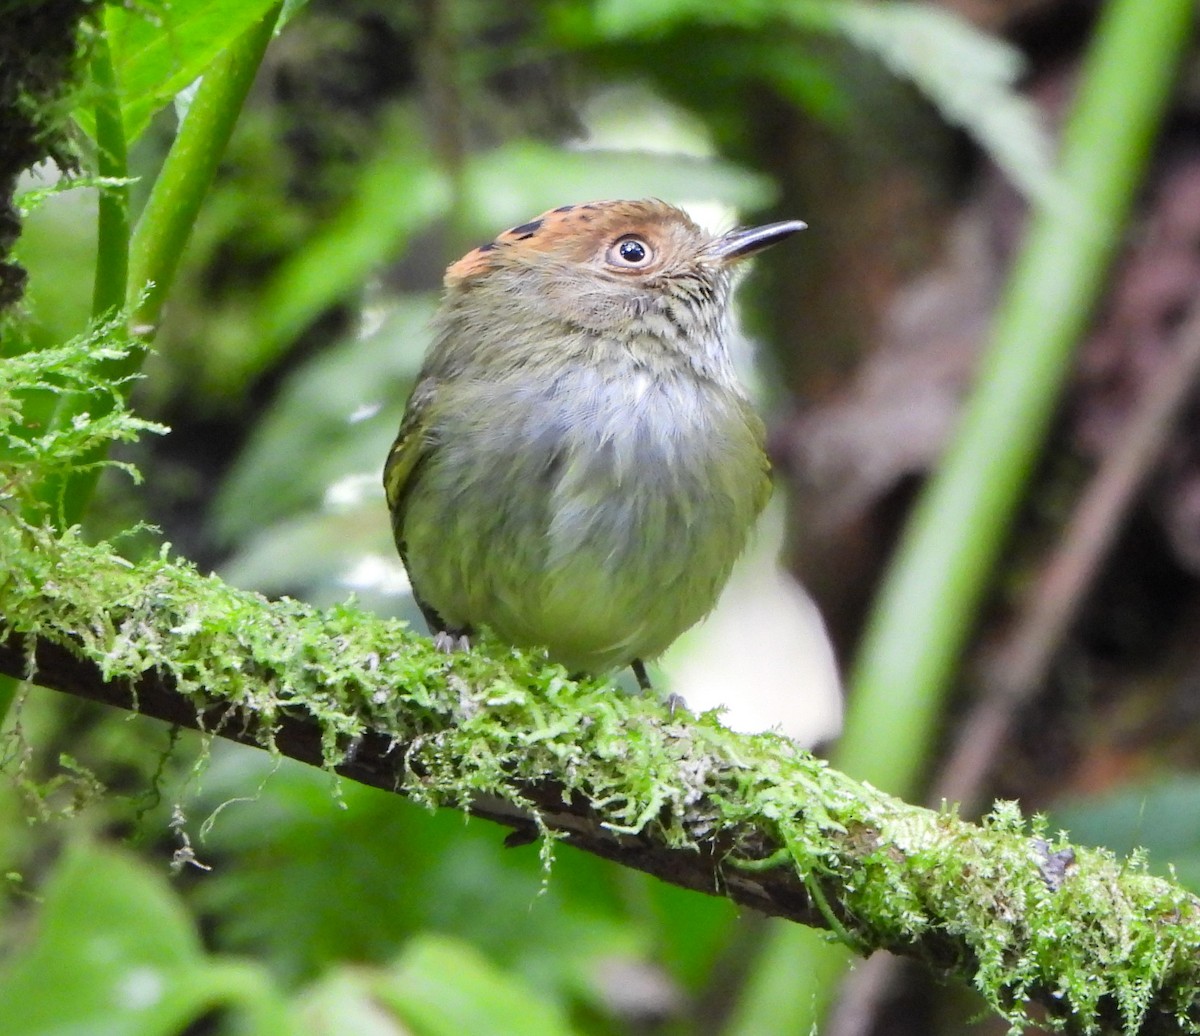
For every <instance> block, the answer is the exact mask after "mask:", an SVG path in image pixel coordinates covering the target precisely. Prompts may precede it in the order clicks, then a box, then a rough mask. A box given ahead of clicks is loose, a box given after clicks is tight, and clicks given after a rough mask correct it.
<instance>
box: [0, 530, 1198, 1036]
mask: <svg viewBox="0 0 1200 1036" xmlns="http://www.w3.org/2000/svg"><path fill="white" fill-rule="evenodd" d="M0 557H3V558H4V564H3V566H2V567H0V672H4V673H8V674H10V675H13V676H18V677H28V678H30V679H32V680H34V681H35V682H37V683H39V684H41V685H42V686H45V687H51V688H55V689H57V690H61V691H65V692H67V693H70V694H74V695H78V696H81V697H85V698H90V699H94V700H97V701H101V702H105V703H107V704H110V705H115V706H118V707H121V708H128V709H135V710H136V711H138V712H141V713H143V714H145V715H148V716H154V717H157V718H159V719H163V720H166V721H168V722H171V723H177V724H181V725H184V726H188V727H196V728H199V729H202V730H206V731H210V732H212V733H215V734H218V735H220V736H222V737H227V738H231V739H233V740H236V741H240V742H243V743H247V744H252V745H258V746H261V747H262V748H264V749H265V750H268V751H272V752H278V753H281V754H284V755H287V756H291V757H293V758H296V759H299V760H302V761H304V762H307V763H310V764H313V765H316V766H323V767H326V768H329V769H333V770H336V771H337V772H339V773H341V774H343V775H344V776H346V777H348V778H351V779H353V780H357V781H361V782H363V783H366V784H370V785H374V786H376V787H380V788H384V789H388V790H391V791H394V792H397V793H398V794H401V795H405V796H407V797H409V798H412V799H414V800H416V801H418V802H420V803H422V804H425V805H427V806H429V807H450V808H456V809H466V810H469V811H470V812H472V813H474V814H476V815H479V816H482V817H486V818H488V819H491V820H495V821H498V822H499V823H502V824H505V825H508V826H510V827H513V828H515V829H516V830H517V832H518V835H517V836H516V838H515V840H516V841H521V840H524V837H523V836H528V837H536V836H538V835H539V834H543V835H545V836H547V837H549V836H550V835H551V834H552V835H553V836H554V837H555V838H558V839H561V840H562V841H565V842H567V843H568V844H571V845H575V846H578V847H579V848H581V849H584V850H586V851H588V852H592V853H595V854H597V855H600V856H603V857H606V858H608V859H611V860H614V861H616V862H617V863H620V864H623V865H625V866H629V867H634V868H636V869H638V870H642V871H646V872H648V873H650V874H654V875H656V876H658V877H660V878H662V879H663V880H665V881H669V882H672V883H674V884H677V885H681V886H684V887H686V888H690V889H694V890H696V891H698V892H704V893H708V894H711V895H722V896H726V897H728V898H729V899H731V900H733V901H734V902H736V903H739V904H741V905H743V906H748V907H752V908H754V909H756V910H759V911H762V912H764V913H767V914H773V915H778V916H781V917H786V918H790V919H792V920H794V921H798V922H800V923H803V924H809V925H816V926H820V927H825V928H831V929H833V930H835V931H837V932H838V934H839V937H840V938H843V939H845V940H847V941H849V942H851V943H853V944H854V946H855V947H856V948H857V949H858V950H859V952H863V953H867V952H870V951H872V950H875V949H888V950H891V951H893V952H896V953H901V954H905V955H907V956H911V957H915V958H919V959H921V960H923V961H925V962H927V963H929V964H931V965H932V966H934V967H935V968H937V969H939V970H943V971H947V972H951V973H955V974H957V975H960V976H961V977H963V978H964V979H966V980H968V981H970V982H972V983H973V984H974V985H975V986H976V987H977V988H978V989H979V990H980V991H981V992H982V993H983V995H984V996H985V997H986V998H987V1000H988V1001H989V1003H991V1005H992V1006H993V1007H994V1008H995V1009H996V1010H997V1011H999V1012H1000V1013H1002V1014H1003V1015H1005V1016H1006V1017H1007V1018H1008V1019H1009V1020H1010V1021H1011V1022H1012V1023H1013V1024H1014V1025H1018V1026H1019V1025H1020V1024H1022V1023H1023V1022H1024V1021H1025V1020H1026V1013H1025V1012H1026V1006H1027V1004H1028V1002H1029V1001H1038V1002H1040V1003H1041V1004H1042V1005H1044V1013H1045V1015H1047V1016H1049V1017H1050V1018H1052V1019H1053V1020H1054V1021H1055V1022H1056V1023H1057V1027H1060V1028H1062V1029H1063V1030H1065V1031H1071V1032H1141V1033H1152V1032H1179V1031H1188V1032H1195V1031H1198V1030H1200V900H1197V898H1196V897H1194V896H1192V895H1191V894H1190V893H1188V892H1186V891H1185V890H1183V889H1181V888H1179V887H1177V886H1175V885H1173V884H1171V883H1169V882H1167V881H1164V880H1161V879H1158V878H1155V877H1152V876H1150V875H1148V874H1147V873H1145V871H1144V868H1143V867H1142V866H1140V865H1139V864H1138V863H1137V862H1130V861H1118V860H1115V859H1114V858H1113V857H1112V856H1110V855H1109V854H1107V853H1105V852H1102V851H1096V850H1088V849H1072V848H1071V847H1069V846H1067V845H1066V844H1065V843H1061V842H1052V841H1050V840H1047V839H1046V837H1045V835H1044V832H1042V831H1041V830H1040V829H1039V827H1038V825H1037V823H1036V822H1035V824H1034V825H1033V827H1032V829H1031V828H1030V827H1029V826H1028V825H1027V824H1026V823H1025V821H1024V820H1023V819H1022V818H1021V816H1020V814H1019V813H1018V811H1017V810H1016V809H1015V807H1010V806H1003V807H1000V808H998V809H997V810H996V811H995V812H994V813H993V814H992V816H990V817H989V818H988V819H987V820H986V821H985V822H984V823H983V824H981V825H972V824H968V823H966V822H964V821H962V820H960V819H958V818H957V817H956V816H955V815H954V814H953V813H952V812H940V813H939V812H933V811H930V810H927V809H922V808H918V807H915V806H909V805H906V804H905V803H903V802H901V801H899V800H897V799H894V798H891V797H890V796H887V795H884V794H882V793H880V792H877V791H875V790H874V789H872V788H871V787H869V786H866V785H861V784H858V783H856V782H855V781H853V780H851V779H850V778H848V777H846V776H844V775H842V774H840V773H838V772H836V771H834V770H832V769H830V768H829V767H828V766H826V765H825V764H824V763H823V762H821V761H819V760H816V759H814V758H812V757H811V756H810V755H809V754H808V753H806V752H803V751H800V750H798V749H796V748H795V747H794V746H793V745H792V744H791V743H790V742H788V741H787V740H786V739H784V738H782V737H777V736H774V735H759V736H753V737H748V736H742V735H736V734H732V733H730V732H728V731H726V730H725V729H723V728H722V727H721V726H720V725H719V723H718V721H717V718H716V717H715V716H714V715H711V714H709V715H704V716H700V717H694V716H691V715H690V714H688V713H686V712H684V711H678V712H676V713H675V714H674V715H670V714H668V712H667V711H666V709H665V708H664V707H663V706H661V705H660V704H659V703H657V702H654V701H649V700H646V699H644V698H637V697H632V696H628V695H625V694H623V693H621V692H620V691H618V690H615V689H614V688H612V687H611V686H610V685H608V684H606V683H604V682H602V681H590V680H589V681H581V682H574V681H572V680H570V679H568V677H567V676H566V674H565V673H564V672H563V671H562V670H561V669H559V668H557V667H554V666H548V665H545V664H544V663H539V662H538V660H537V659H536V658H533V657H530V656H528V655H525V654H521V653H518V652H513V651H510V650H508V649H499V648H495V646H494V645H485V647H486V648H488V649H494V654H495V657H488V656H487V655H485V654H483V653H480V652H475V653H472V654H470V655H465V656H456V657H453V658H447V657H446V656H443V655H440V654H438V653H437V652H435V651H434V650H433V649H432V646H431V645H430V644H429V642H428V641H427V640H425V639H424V638H421V637H418V636H416V635H414V634H413V633H411V632H410V631H409V630H408V629H407V628H405V627H404V626H403V625H402V624H400V623H398V622H395V621H389V620H383V619H379V618H377V617H374V616H371V615H368V614H365V613H362V612H359V611H358V610H356V609H354V608H352V607H349V606H343V607H338V608H334V609H331V610H328V611H323V612H321V611H317V610H315V609H312V608H310V607H308V606H307V605H303V604H300V603H297V602H295V601H288V600H284V601H277V602H271V601H268V600H266V599H264V598H262V597H260V596H258V595H256V594H251V593H246V592H242V591H238V590H235V589H233V588H231V587H229V586H227V585H226V584H224V583H223V582H221V581H220V580H219V579H217V578H215V577H205V576H202V575H200V574H199V573H198V572H196V571H195V570H194V569H193V568H191V567H190V566H188V565H186V564H183V563H179V562H176V561H172V560H170V559H169V558H168V557H167V556H166V553H165V551H164V553H163V555H162V556H160V557H158V558H156V559H153V560H151V561H147V562H143V563H140V564H137V565H134V564H131V563H129V562H127V561H125V560H124V559H123V558H121V557H120V556H118V555H117V554H116V553H115V552H114V551H113V549H112V548H111V547H109V546H106V545H101V546H99V547H93V546H88V545H86V544H84V543H83V542H81V541H80V540H79V539H78V538H77V537H76V536H75V535H74V534H73V533H68V534H67V535H65V536H62V537H55V536H54V535H53V534H52V533H50V532H49V531H44V530H39V529H33V528H31V527H29V526H27V525H24V524H22V523H21V522H20V521H19V520H18V519H17V518H15V517H11V516H10V515H9V513H8V512H5V511H3V510H0ZM545 844H546V845H547V847H549V845H550V844H551V843H550V842H549V841H547V842H546V843H545ZM381 851H386V850H385V849H383V848H381ZM1039 1013H1041V1012H1039Z"/></svg>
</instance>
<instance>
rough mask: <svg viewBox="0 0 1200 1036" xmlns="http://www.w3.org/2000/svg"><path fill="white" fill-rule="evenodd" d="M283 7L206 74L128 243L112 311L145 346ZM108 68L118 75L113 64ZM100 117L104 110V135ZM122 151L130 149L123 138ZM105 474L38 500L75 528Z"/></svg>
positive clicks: (48, 491)
mask: <svg viewBox="0 0 1200 1036" xmlns="http://www.w3.org/2000/svg"><path fill="white" fill-rule="evenodd" d="M279 9H280V5H276V6H275V7H273V8H272V9H271V10H270V11H268V12H267V14H266V15H265V16H264V18H263V19H262V21H261V22H259V23H258V24H257V25H255V26H254V27H253V28H252V29H250V30H249V31H248V32H246V33H245V34H244V35H243V36H242V37H241V38H240V39H238V40H237V41H236V42H235V43H234V44H232V45H231V46H230V47H229V49H228V50H227V51H225V53H224V54H222V55H221V56H220V57H219V58H217V60H216V61H214V62H213V64H212V67H211V68H209V70H208V71H207V72H206V73H205V75H204V78H203V80H202V81H201V84H200V87H199V89H198V90H197V91H196V97H195V99H194V100H193V101H192V105H191V108H190V109H189V110H188V113H187V116H186V117H185V118H184V120H183V123H182V124H181V125H180V127H179V133H178V135H177V136H176V138H175V143H174V144H173V145H172V147H171V150H170V153H169V154H168V155H167V159H166V162H164V164H163V168H162V171H161V172H160V174H159V176H158V179H157V180H156V181H155V183H154V187H153V188H152V189H151V192H150V197H149V199H148V200H147V202H146V208H145V210H144V211H143V212H142V215H141V217H140V218H139V219H138V222H137V226H136V227H135V229H134V231H133V237H132V239H131V240H130V241H129V244H128V266H129V272H128V276H126V275H125V273H124V271H122V274H121V277H120V282H121V283H120V287H121V291H120V295H119V296H118V297H117V298H116V301H115V302H114V303H112V304H110V305H109V306H108V307H107V308H109V309H111V308H112V305H116V306H120V305H123V304H125V305H128V306H129V307H130V309H131V311H132V331H133V333H134V334H135V336H136V337H137V338H138V339H139V340H140V341H141V342H142V343H143V344H146V345H148V344H149V343H150V341H151V340H152V339H153V337H154V334H155V331H156V330H157V327H158V319H159V316H160V314H161V312H162V306H163V302H164V301H165V299H166V297H167V292H168V291H169V289H170V287H171V283H172V282H173V280H174V278H175V272H176V270H177V269H178V267H179V260H180V257H181V256H182V254H183V250H184V247H185V246H186V244H187V240H188V237H189V235H190V234H191V231H192V227H193V225H194V224H195V221H196V216H197V214H198V213H199V211H200V205H201V203H202V202H203V200H204V197H205V195H206V194H207V192H208V189H209V187H210V186H211V184H212V180H213V176H214V175H215V173H216V170H217V165H218V163H219V162H220V159H221V155H223V154H224V152H225V147H226V145H227V144H228V142H229V136H230V134H231V133H232V132H233V125H234V123H235V122H236V120H237V117H238V113H239V112H240V111H241V108H242V103H243V102H244V101H245V99H246V94H247V93H248V92H249V89H250V85H251V83H252V82H253V81H254V75H255V72H256V71H257V69H258V66H259V64H260V63H261V62H262V56H263V52H264V51H265V50H266V46H267V43H268V42H269V41H270V39H271V35H272V33H273V32H274V28H275V23H276V21H277V19H278V17H279ZM108 69H109V73H110V74H111V64H109V66H108ZM100 115H101V112H99V111H98V112H97V120H96V121H97V134H98V135H99V132H100V121H101V120H100ZM103 150H104V149H103V148H102V154H103ZM121 151H122V152H123V151H124V137H123V136H122V138H121ZM102 215H103V210H102ZM102 227H103V224H102ZM114 232H115V231H114ZM126 232H127V225H126ZM101 244H102V245H103V244H104V242H103V240H102V242H101ZM113 248H114V249H115V246H113ZM122 253H123V254H124V250H122ZM107 259H108V253H106V252H105V251H103V250H102V251H101V252H100V254H99V256H98V257H97V263H98V269H97V275H96V276H97V285H98V287H97V291H99V290H100V289H99V283H100V281H101V280H102V279H103V281H104V284H105V288H104V291H105V298H106V299H108V298H109V295H110V294H111V293H112V292H114V291H115V290H116V287H117V278H116V276H114V275H111V274H109V273H102V272H101V270H100V269H99V266H102V265H103V264H104V262H105V261H106V260H107ZM144 358H145V350H144V349H135V350H133V351H131V352H130V353H129V354H128V355H127V356H126V357H125V358H124V359H122V360H119V361H115V362H113V363H112V364H111V369H110V370H109V371H108V373H109V374H110V375H111V377H112V379H113V381H119V380H121V379H123V378H128V377H129V376H130V375H132V374H136V373H137V371H138V369H139V368H140V367H141V365H142V361H143V359H144ZM129 386H130V383H129V382H126V383H125V384H124V385H123V386H121V389H122V391H124V392H128V390H129ZM108 405H109V404H108V402H107V401H106V400H104V399H100V398H91V397H71V398H70V399H69V400H65V401H64V404H63V405H62V406H60V407H59V408H58V409H57V410H56V411H55V415H54V424H55V425H56V426H57V427H60V428H61V427H62V426H63V425H65V424H66V423H68V422H70V421H72V420H74V419H75V418H76V417H78V416H79V415H80V414H84V413H92V414H95V413H102V412H103V410H104V409H105V408H106V407H107V406H108ZM89 459H90V460H91V461H99V460H102V459H103V458H102V457H99V456H97V457H93V458H89ZM99 472H100V469H99V467H97V466H92V467H89V468H87V469H86V470H84V471H82V472H80V473H79V474H77V475H75V476H73V477H72V478H70V479H68V480H67V482H66V483H65V484H47V485H45V486H43V487H42V491H41V492H40V493H39V498H40V499H42V500H47V501H51V502H52V503H53V504H54V511H53V513H54V515H55V517H56V518H57V521H58V524H59V525H60V526H61V527H68V526H71V525H74V524H75V523H76V522H78V521H79V520H80V518H82V517H83V513H84V510H85V509H86V507H87V504H88V501H89V500H90V499H91V496H92V492H93V491H94V490H95V488H96V481H97V479H98V478H99Z"/></svg>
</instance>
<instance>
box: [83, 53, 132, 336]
mask: <svg viewBox="0 0 1200 1036" xmlns="http://www.w3.org/2000/svg"><path fill="white" fill-rule="evenodd" d="M91 69H92V81H93V83H94V84H95V86H96V92H97V101H96V149H97V159H96V171H97V173H99V175H100V176H101V177H106V178H111V179H114V180H120V181H124V180H125V179H126V177H127V176H128V175H129V170H128V163H127V155H126V142H125V126H124V123H123V122H122V121H121V98H120V94H119V92H118V90H117V79H116V73H115V72H114V70H113V62H112V52H111V51H110V50H109V46H108V37H107V36H106V35H105V34H104V33H99V34H98V35H97V37H96V43H95V49H94V51H93V53H92V62H91ZM128 275H129V185H128V184H127V183H124V182H122V183H120V184H113V185H110V186H106V187H101V188H100V196H99V202H98V211H97V219H96V276H95V282H94V285H93V289H92V319H93V320H94V321H99V320H103V319H104V318H105V317H107V316H110V315H112V314H113V313H114V312H116V311H117V310H119V309H120V308H121V307H122V306H123V305H124V304H125V293H126V291H127V290H128V287H127V283H126V282H127V279H128Z"/></svg>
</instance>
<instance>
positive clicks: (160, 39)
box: [75, 0, 275, 144]
mask: <svg viewBox="0 0 1200 1036" xmlns="http://www.w3.org/2000/svg"><path fill="white" fill-rule="evenodd" d="M274 3H275V0H170V2H169V3H168V2H166V0H160V2H154V3H136V4H125V5H122V4H109V5H107V6H106V8H105V11H104V25H105V31H106V32H107V33H108V39H109V45H110V47H111V48H112V55H113V66H114V69H115V71H116V76H117V83H118V84H119V87H120V90H121V115H122V119H123V121H124V123H125V138H126V140H127V142H128V143H130V144H132V143H133V141H135V140H136V139H137V138H138V137H139V136H141V134H142V132H143V131H144V130H145V128H146V126H147V125H149V123H150V119H151V117H152V116H153V115H154V114H155V113H156V112H157V111H158V110H159V109H160V108H162V107H164V106H165V105H167V104H169V103H170V102H171V101H172V100H173V99H174V97H175V95H176V94H177V93H179V91H181V90H182V89H183V88H184V87H186V86H187V85H188V84H189V83H191V82H193V81H194V80H195V79H196V78H197V77H198V76H200V75H203V73H204V70H205V69H206V68H208V66H209V65H210V64H212V62H213V59H215V58H216V57H217V56H218V55H219V54H220V53H221V52H222V51H224V50H225V48H226V47H228V46H229V45H230V44H231V43H232V42H233V41H234V40H236V39H237V38H238V37H239V36H241V35H242V34H243V33H244V32H245V31H246V30H247V29H249V28H250V26H252V25H253V24H254V23H255V22H257V21H258V20H259V19H261V18H262V17H263V15H264V14H265V13H266V12H267V10H268V9H269V8H270V7H271V6H272V5H273V4H274ZM75 117H76V120H77V121H78V122H79V124H80V125H81V126H82V127H83V129H84V130H85V131H86V132H87V133H88V134H89V135H90V136H93V137H94V136H95V119H94V117H93V114H92V111H91V108H90V107H85V108H80V109H79V110H78V111H77V112H76V113H75Z"/></svg>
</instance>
